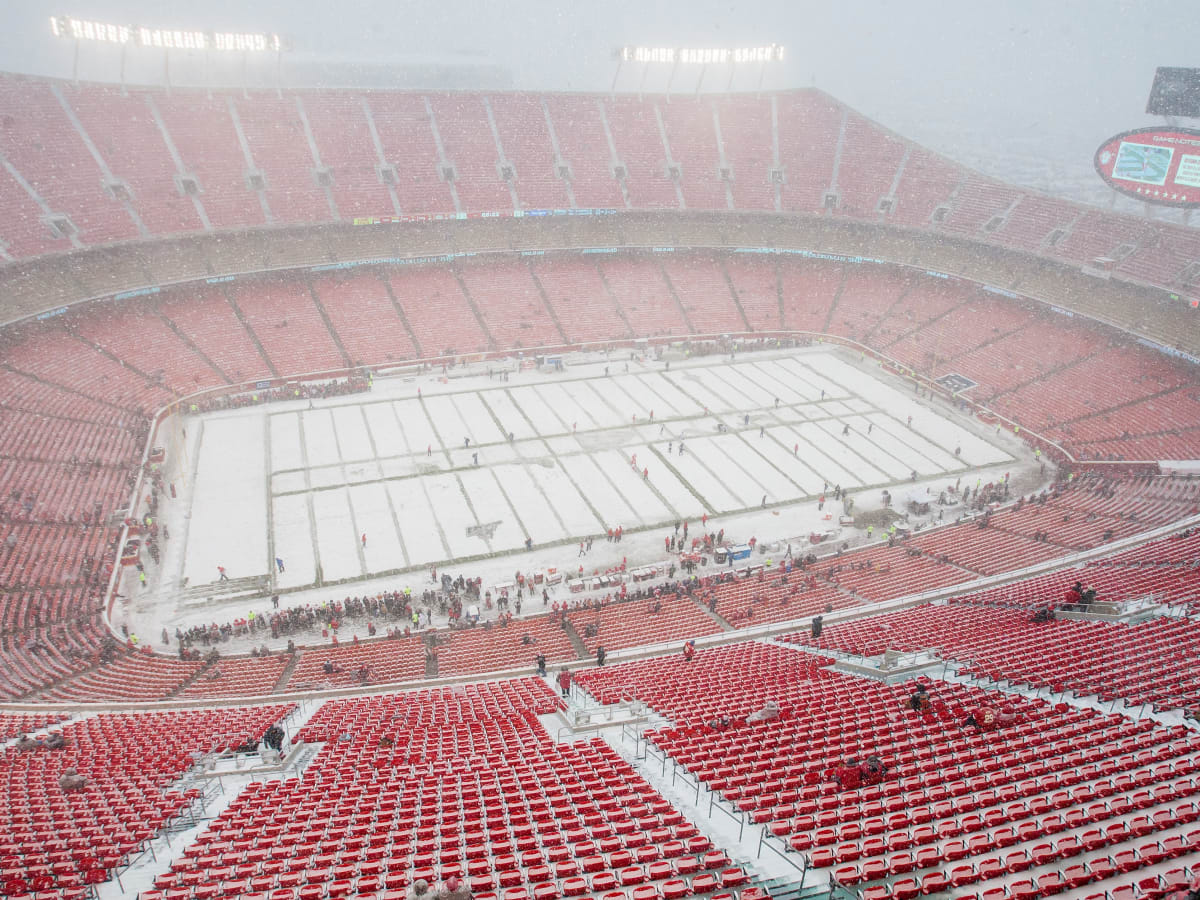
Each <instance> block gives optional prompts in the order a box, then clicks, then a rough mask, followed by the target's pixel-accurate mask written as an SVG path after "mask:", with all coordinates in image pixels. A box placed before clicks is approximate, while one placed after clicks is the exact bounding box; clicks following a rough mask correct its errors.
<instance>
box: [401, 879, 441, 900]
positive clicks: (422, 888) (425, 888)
mask: <svg viewBox="0 0 1200 900" xmlns="http://www.w3.org/2000/svg"><path fill="white" fill-rule="evenodd" d="M406 900H434V892H433V891H432V890H430V888H429V882H428V881H426V880H425V879H424V878H418V879H417V880H416V881H414V882H413V883H412V884H411V885H409V888H408V893H407V895H406Z"/></svg>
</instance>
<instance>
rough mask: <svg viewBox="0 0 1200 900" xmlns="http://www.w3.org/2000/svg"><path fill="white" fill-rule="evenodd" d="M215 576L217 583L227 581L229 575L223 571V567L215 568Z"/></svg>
mask: <svg viewBox="0 0 1200 900" xmlns="http://www.w3.org/2000/svg"><path fill="white" fill-rule="evenodd" d="M217 575H218V578H217V581H228V580H229V573H228V572H226V571H225V567H224V566H217Z"/></svg>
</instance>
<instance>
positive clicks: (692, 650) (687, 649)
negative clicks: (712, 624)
mask: <svg viewBox="0 0 1200 900" xmlns="http://www.w3.org/2000/svg"><path fill="white" fill-rule="evenodd" d="M695 658H696V642H695V641H685V642H684V645H683V661H684V662H691V661H692V660H693V659H695Z"/></svg>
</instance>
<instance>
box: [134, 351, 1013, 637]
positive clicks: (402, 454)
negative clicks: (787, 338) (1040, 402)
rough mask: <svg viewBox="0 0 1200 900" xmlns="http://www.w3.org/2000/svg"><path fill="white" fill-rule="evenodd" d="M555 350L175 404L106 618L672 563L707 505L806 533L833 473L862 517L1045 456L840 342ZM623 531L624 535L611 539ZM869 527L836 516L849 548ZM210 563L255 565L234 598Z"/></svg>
mask: <svg viewBox="0 0 1200 900" xmlns="http://www.w3.org/2000/svg"><path fill="white" fill-rule="evenodd" d="M568 362H569V363H570V365H569V367H568V368H567V369H566V370H565V371H564V372H560V373H543V372H539V371H536V370H525V369H520V368H519V367H518V366H517V365H516V364H515V361H509V366H508V371H509V374H508V377H507V378H506V379H505V380H500V369H499V368H497V367H496V366H495V364H493V366H492V368H491V369H490V370H489V369H488V368H487V367H485V366H483V365H480V366H476V367H474V368H472V367H464V368H460V369H456V370H454V373H453V377H446V376H444V375H441V374H439V373H436V372H432V373H428V374H424V375H421V376H405V377H396V378H378V379H376V381H375V383H374V386H373V389H372V390H371V392H370V393H369V394H365V395H353V396H346V397H338V398H331V399H328V400H318V401H313V402H309V401H297V402H293V403H279V404H271V405H264V406H256V407H248V408H243V409H236V410H227V411H222V412H216V413H211V414H207V415H204V416H201V417H198V418H189V419H187V420H185V422H184V428H186V429H187V431H186V432H185V434H186V437H185V438H184V439H183V441H182V443H181V445H180V447H179V449H178V450H176V452H175V455H176V457H177V458H174V459H169V460H168V462H167V471H168V472H169V473H170V475H169V480H171V481H172V483H173V484H174V485H175V487H176V489H177V490H178V494H179V497H178V500H175V501H170V500H165V501H164V508H162V509H160V521H161V522H164V523H165V524H166V525H167V526H168V527H169V529H170V532H171V540H169V541H167V542H165V545H164V556H163V561H162V566H161V568H160V567H157V566H150V567H149V569H148V571H149V574H150V575H151V582H150V585H149V586H148V587H147V588H145V589H141V588H139V587H138V585H137V583H136V580H135V578H134V577H132V576H131V575H130V574H128V573H127V574H126V576H125V578H124V580H123V582H122V585H121V587H120V592H121V594H122V595H123V597H124V598H125V599H123V600H122V602H121V603H120V604H119V605H118V609H117V610H116V612H115V614H114V623H115V624H117V625H121V624H125V625H128V626H129V627H130V630H131V631H132V632H134V633H141V634H158V632H159V631H160V630H161V629H162V628H163V627H168V629H169V630H172V631H173V630H174V627H175V626H176V625H182V626H184V627H187V626H190V625H193V624H198V623H208V622H210V621H214V620H215V621H226V620H229V619H232V618H236V617H239V616H244V615H246V614H247V613H248V612H249V611H250V610H252V609H253V610H255V611H260V612H261V611H264V609H265V608H266V607H268V606H269V601H267V600H266V599H265V597H267V596H269V594H270V593H272V592H275V591H279V592H282V593H284V598H283V600H282V603H283V605H284V606H291V605H303V604H305V603H314V604H315V603H320V602H321V601H324V600H330V599H334V598H341V597H344V596H346V595H348V594H355V593H357V594H363V593H375V592H378V591H382V590H391V589H398V588H403V587H405V586H411V587H412V588H413V589H414V590H416V591H418V592H419V591H420V590H422V589H423V588H424V586H425V585H427V584H428V583H429V581H428V579H429V574H428V570H429V568H430V567H431V566H436V567H437V568H438V569H439V570H440V569H445V570H446V571H449V572H452V573H453V574H455V575H458V574H463V575H465V576H468V577H471V576H479V577H482V578H483V581H484V586H485V587H490V586H492V585H494V584H498V583H502V582H507V581H510V580H511V579H512V573H513V572H514V570H520V571H524V572H529V571H536V570H544V569H549V568H557V569H558V570H560V571H563V572H568V571H578V568H577V567H578V566H579V565H580V563H583V570H584V571H585V572H586V573H589V574H590V573H591V572H593V571H600V572H603V571H604V570H605V569H609V568H613V567H617V566H620V565H622V563H625V564H627V565H629V566H630V567H633V566H636V565H641V564H644V563H651V562H657V561H660V560H661V559H662V558H663V547H664V537H666V536H668V535H670V534H673V533H674V528H673V526H674V523H675V522H676V521H678V520H687V521H689V522H690V523H691V526H692V528H691V531H692V534H693V536H695V535H699V534H700V533H701V530H700V528H699V521H698V520H699V518H700V516H701V515H707V516H708V520H709V530H710V531H716V530H718V529H722V528H723V529H725V532H726V535H727V536H728V537H730V538H732V539H734V540H739V541H742V540H746V539H748V538H750V537H751V536H754V537H757V538H758V539H759V541H762V542H766V541H771V540H785V541H786V540H791V541H802V540H804V539H805V538H806V537H807V535H808V534H809V533H810V532H813V531H818V530H823V529H826V528H830V527H833V526H835V525H836V515H837V514H838V513H840V512H841V510H842V507H841V504H839V503H836V502H834V501H833V498H832V492H833V490H834V488H835V487H836V486H841V487H843V488H846V489H849V490H850V491H851V492H852V494H853V495H854V499H855V504H856V510H864V509H872V508H876V507H878V506H879V505H880V503H881V499H880V495H881V491H882V490H883V489H884V488H891V489H892V490H893V493H898V495H899V496H904V495H905V494H907V493H908V492H909V491H918V492H919V491H924V490H926V489H928V490H929V491H930V492H931V493H932V494H933V496H936V495H937V493H938V492H939V491H940V490H942V489H944V488H946V487H947V486H950V485H953V484H954V483H955V481H956V480H958V479H962V481H964V482H965V483H968V484H969V483H970V482H971V481H973V480H981V481H983V482H987V481H993V480H999V479H1000V478H1002V477H1003V475H1004V473H1005V472H1009V471H1011V472H1012V474H1013V476H1014V479H1015V477H1016V476H1017V475H1018V473H1020V472H1027V471H1029V470H1031V469H1032V470H1036V464H1035V463H1034V462H1033V460H1032V458H1031V456H1030V454H1029V453H1028V452H1027V451H1026V449H1025V447H1024V445H1023V444H1022V443H1021V442H1020V441H1019V440H1017V439H1015V438H1013V437H1012V436H1011V435H1008V434H997V433H994V432H992V431H991V430H990V429H987V428H984V427H981V426H980V425H979V424H978V423H977V422H976V421H974V419H973V418H972V417H970V416H969V415H967V414H965V413H962V412H960V411H958V410H955V409H952V408H951V407H950V406H949V405H947V404H946V403H944V402H942V401H931V400H930V399H928V398H919V397H917V396H916V395H915V394H913V393H912V391H911V388H908V387H906V386H905V383H904V382H902V381H901V380H899V379H896V378H893V377H891V376H887V375H885V374H884V373H882V372H881V371H880V370H879V369H878V368H877V367H876V366H874V365H873V364H872V363H870V362H868V361H863V360H860V359H858V358H856V357H855V356H854V355H852V354H849V353H845V352H844V351H841V350H838V349H836V348H831V347H817V348H808V349H804V350H793V351H772V352H762V353H753V354H742V355H740V356H739V357H737V358H736V359H734V360H732V361H731V360H730V359H729V358H727V357H719V358H718V357H706V358H700V359H695V360H681V359H674V360H671V362H669V363H664V362H657V361H645V362H643V361H641V360H634V361H633V362H631V363H629V364H628V365H625V364H623V361H621V362H616V361H614V360H611V359H607V358H605V357H604V356H602V355H599V354H593V355H592V356H591V357H590V358H585V357H582V356H581V357H579V358H577V359H569V360H568ZM606 371H611V374H610V375H606V374H605V372H606ZM489 373H491V374H489ZM418 392H419V393H418ZM910 416H911V423H910V421H909V417H910ZM913 473H915V474H916V478H917V480H916V481H915V482H914V481H912V480H911V479H912V474H913ZM822 493H826V494H829V495H830V496H829V498H828V499H829V502H827V503H826V505H825V509H824V510H823V511H822V510H818V509H817V499H818V497H819V496H820V495H821V494H822ZM764 503H765V505H766V508H763V507H764ZM618 526H620V527H622V528H624V530H625V539H624V540H623V541H622V542H621V543H620V544H615V543H608V542H607V541H606V540H605V533H606V531H607V529H609V528H615V527H618ZM364 535H365V537H366V541H365V542H364V541H363V537H364ZM589 536H592V537H594V538H598V540H597V541H596V542H595V544H594V545H593V549H592V551H591V552H590V553H589V554H587V555H586V557H585V558H583V559H580V558H579V556H578V553H577V550H578V542H579V541H580V540H582V539H586V538H587V537H589ZM526 539H529V540H531V541H532V544H533V546H532V548H531V549H530V550H526V549H525V541H526ZM863 539H864V536H863V535H861V534H859V533H858V532H857V531H856V530H855V529H853V528H849V529H847V530H846V531H845V533H844V534H843V535H842V536H841V537H840V538H839V541H847V542H849V543H851V544H854V543H857V542H860V541H861V540H863ZM277 557H278V558H279V559H280V560H282V561H283V563H284V567H285V570H284V571H282V572H280V571H278V569H277V567H276V563H275V560H276V558H277ZM218 566H224V567H225V568H226V569H227V571H228V574H229V577H230V578H231V579H233V581H234V584H235V585H237V584H242V583H244V582H242V581H241V580H243V579H246V580H249V579H257V582H255V584H254V585H248V586H246V587H244V588H241V589H239V591H232V592H231V591H230V590H229V588H228V586H222V585H219V584H218V583H217V575H218V572H217V567H218ZM335 581H341V582H343V583H340V584H332V583H331V582H335ZM346 582H350V583H346ZM255 585H259V586H261V587H256V586H255ZM530 606H532V604H530ZM527 610H528V611H529V612H534V611H536V610H532V609H528V607H527Z"/></svg>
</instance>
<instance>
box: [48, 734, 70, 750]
mask: <svg viewBox="0 0 1200 900" xmlns="http://www.w3.org/2000/svg"><path fill="white" fill-rule="evenodd" d="M42 746H44V747H45V748H46V749H47V750H61V749H63V748H64V747H65V746H67V739H66V738H65V737H63V736H62V732H61V731H53V732H51V733H50V736H49V737H47V738H46V742H45V743H44V744H43V745H42Z"/></svg>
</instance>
